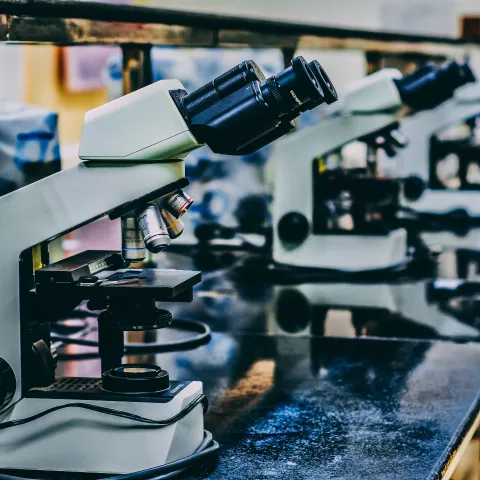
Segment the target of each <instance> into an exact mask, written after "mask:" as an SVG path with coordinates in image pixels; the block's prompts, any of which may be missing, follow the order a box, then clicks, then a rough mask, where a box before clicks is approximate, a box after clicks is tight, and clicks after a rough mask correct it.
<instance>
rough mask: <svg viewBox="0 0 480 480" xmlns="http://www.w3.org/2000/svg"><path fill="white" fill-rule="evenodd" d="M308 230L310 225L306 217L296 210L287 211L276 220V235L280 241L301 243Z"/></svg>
mask: <svg viewBox="0 0 480 480" xmlns="http://www.w3.org/2000/svg"><path fill="white" fill-rule="evenodd" d="M309 231H310V225H309V223H308V220H307V218H306V217H305V215H302V214H301V213H298V212H290V213H287V214H286V215H284V216H283V217H282V218H281V219H280V221H279V222H278V236H279V237H280V240H282V242H286V243H296V244H300V243H303V242H304V241H305V240H306V238H307V236H308V232H309Z"/></svg>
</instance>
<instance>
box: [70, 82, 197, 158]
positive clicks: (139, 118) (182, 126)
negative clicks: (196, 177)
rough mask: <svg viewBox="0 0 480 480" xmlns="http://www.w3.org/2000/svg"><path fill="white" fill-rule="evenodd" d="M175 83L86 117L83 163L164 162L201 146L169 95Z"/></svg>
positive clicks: (159, 85)
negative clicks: (90, 161)
mask: <svg viewBox="0 0 480 480" xmlns="http://www.w3.org/2000/svg"><path fill="white" fill-rule="evenodd" d="M182 88H183V86H182V84H181V83H180V82H179V81H178V80H161V81H159V82H156V83H153V84H152V85H149V86H147V87H144V88H142V89H140V90H137V91H135V92H132V93H130V94H128V95H125V96H123V97H120V98H118V99H116V100H113V101H112V102H109V103H107V104H105V105H102V106H101V107H98V108H95V109H93V110H90V111H89V112H87V113H86V114H85V119H84V123H83V131H82V137H81V140H80V150H79V157H80V158H81V159H82V160H102V161H104V160H113V161H118V160H126V161H132V160H135V161H138V160H167V159H172V158H182V157H184V156H185V155H186V154H187V153H188V152H190V151H191V150H193V149H194V148H197V147H199V146H200V144H199V142H197V140H196V139H195V137H194V136H193V135H192V134H191V132H190V131H189V129H188V125H187V124H186V123H185V120H184V119H183V117H182V115H181V114H180V112H179V110H178V108H177V106H176V105H175V102H174V101H173V100H172V98H171V95H170V91H171V90H178V89H182Z"/></svg>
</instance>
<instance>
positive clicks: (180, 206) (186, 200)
mask: <svg viewBox="0 0 480 480" xmlns="http://www.w3.org/2000/svg"><path fill="white" fill-rule="evenodd" d="M192 203H193V198H191V197H189V196H188V195H187V194H186V193H185V192H184V191H183V190H177V191H176V192H175V193H173V194H172V196H171V197H170V198H169V199H168V200H167V201H166V203H165V208H166V209H167V210H168V211H169V212H170V213H171V214H172V215H174V216H175V217H176V218H179V217H181V216H182V215H183V214H184V213H185V212H186V211H187V210H188V209H189V208H190V206H191V205H192Z"/></svg>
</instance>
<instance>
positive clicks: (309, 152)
mask: <svg viewBox="0 0 480 480" xmlns="http://www.w3.org/2000/svg"><path fill="white" fill-rule="evenodd" d="M396 122H397V118H396V115H395V114H393V113H391V114H375V115H366V116H359V115H342V116H338V117H335V118H332V119H329V120H328V121H325V122H323V123H321V124H319V125H314V126H312V127H309V128H305V129H303V130H300V131H297V132H294V133H292V134H290V135H288V136H286V137H284V138H282V139H280V140H279V141H277V142H276V143H275V144H274V145H273V148H272V153H271V163H272V167H273V168H274V169H275V184H274V199H275V209H274V225H275V226H276V225H278V223H279V222H280V220H281V218H282V217H283V216H284V215H286V214H288V213H290V212H300V213H301V214H302V215H304V216H305V217H306V219H307V220H308V223H309V225H310V228H311V224H312V220H313V197H314V195H313V193H314V192H313V178H312V169H313V161H314V159H316V158H321V157H323V156H325V155H326V154H328V153H331V152H333V151H335V150H338V149H339V148H341V147H342V146H344V145H346V144H348V143H350V142H352V141H354V140H356V139H358V138H361V137H364V136H365V135H368V134H370V133H373V132H376V131H379V130H381V129H383V128H385V127H388V126H389V125H395V123H396ZM274 236H275V240H274V259H275V261H277V262H280V263H286V264H291V263H292V260H293V259H294V258H295V259H298V258H302V256H303V255H305V256H306V257H308V254H307V252H311V251H312V250H311V248H312V245H310V243H311V242H315V239H314V237H313V236H312V235H309V236H308V237H307V238H306V240H305V241H304V242H303V243H302V244H301V245H299V246H298V247H297V248H295V249H293V250H286V249H283V248H278V246H279V245H280V239H279V238H278V232H277V229H276V228H275V231H274ZM275 246H276V247H277V248H275ZM306 266H308V265H306Z"/></svg>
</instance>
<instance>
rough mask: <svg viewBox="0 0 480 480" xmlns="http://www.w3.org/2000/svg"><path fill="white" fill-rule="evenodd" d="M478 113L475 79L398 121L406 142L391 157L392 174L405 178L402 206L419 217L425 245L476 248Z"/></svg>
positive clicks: (479, 176) (479, 89)
mask: <svg viewBox="0 0 480 480" xmlns="http://www.w3.org/2000/svg"><path fill="white" fill-rule="evenodd" d="M479 116H480V83H473V84H470V85H465V86H464V87H462V88H460V89H458V90H457V91H456V92H455V95H454V97H453V98H452V99H450V100H448V101H447V102H445V103H444V104H443V105H441V106H440V107H438V108H437V109H435V110H432V111H424V112H420V113H418V114H416V115H410V116H407V117H406V118H405V119H404V120H403V121H402V132H403V133H404V134H405V135H406V136H407V137H408V139H409V144H408V146H407V147H406V148H405V149H404V150H403V151H401V152H399V154H398V155H397V158H396V160H397V162H396V168H395V175H396V176H398V177H403V178H405V181H404V187H403V190H402V197H401V205H402V206H404V207H406V208H408V209H412V210H413V211H415V212H416V213H417V216H418V217H419V218H421V219H422V221H423V224H424V228H425V230H426V232H424V233H422V238H423V239H424V240H425V242H426V243H427V244H428V245H439V246H442V247H445V248H471V249H479V248H480V238H479V235H480V234H479V232H478V230H477V229H476V228H475V227H478V226H479V224H480V173H479V171H480V170H479V166H480V143H479V139H478V127H477V118H478V117H479ZM442 226H443V228H442Z"/></svg>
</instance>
